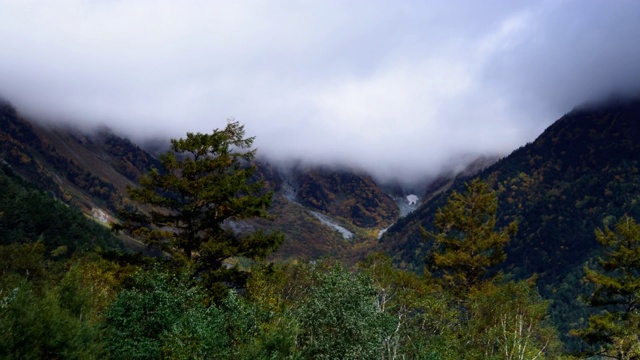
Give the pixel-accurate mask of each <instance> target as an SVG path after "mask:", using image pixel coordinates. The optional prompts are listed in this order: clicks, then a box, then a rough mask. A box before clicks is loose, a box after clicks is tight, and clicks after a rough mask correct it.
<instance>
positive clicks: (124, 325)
mask: <svg viewBox="0 0 640 360" xmlns="http://www.w3.org/2000/svg"><path fill="white" fill-rule="evenodd" d="M187 284H188V282H187V281H185V279H180V278H175V277H169V276H168V275H167V274H165V273H163V272H159V271H153V272H140V273H138V274H136V275H135V276H134V279H133V284H132V287H131V288H130V289H125V290H124V291H122V292H121V293H120V294H118V296H117V298H116V299H115V301H114V303H113V305H111V307H110V308H109V309H108V310H107V312H106V316H105V318H106V321H105V348H106V351H107V353H108V354H109V356H110V358H113V359H158V358H161V357H163V358H176V359H204V358H215V357H217V356H222V355H224V354H225V352H226V345H227V343H228V340H227V337H226V334H225V333H224V331H223V326H222V325H223V324H224V318H223V316H222V314H221V312H220V311H219V310H218V309H217V308H215V307H210V308H205V306H204V304H203V296H202V294H201V292H200V290H199V289H198V288H194V287H190V286H188V285H187Z"/></svg>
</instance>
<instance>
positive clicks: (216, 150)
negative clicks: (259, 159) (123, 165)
mask: <svg viewBox="0 0 640 360" xmlns="http://www.w3.org/2000/svg"><path fill="white" fill-rule="evenodd" d="M252 143H253V138H244V127H243V126H241V125H240V124H239V123H238V122H230V123H229V124H227V126H226V128H225V129H223V130H214V131H213V133H212V134H201V133H195V134H193V133H187V137H186V138H184V139H178V140H175V139H174V140H171V151H169V152H167V153H165V154H164V155H162V156H161V157H160V161H161V164H162V169H161V170H158V169H153V170H152V171H151V172H150V173H149V174H147V175H145V176H143V177H142V179H141V180H140V187H139V188H133V189H130V191H129V192H130V195H131V198H132V199H133V200H135V201H137V202H139V203H141V204H144V205H148V206H151V210H150V211H149V213H148V215H146V214H143V213H141V212H138V211H137V210H136V209H129V211H122V212H121V217H122V218H123V223H122V224H116V225H115V226H114V228H115V229H127V230H129V231H131V232H132V234H133V235H135V236H137V237H140V238H142V239H143V240H144V241H145V242H146V243H147V244H149V245H154V246H158V247H160V248H161V249H162V250H164V251H167V252H168V253H169V254H171V255H172V256H173V257H174V258H175V259H180V260H182V261H184V262H185V263H186V264H187V265H189V266H192V267H193V268H194V269H195V270H196V272H197V277H198V278H200V279H202V281H203V283H204V284H205V285H206V287H207V288H215V287H220V283H221V282H223V281H224V282H232V283H237V282H242V274H240V272H239V271H238V269H237V268H234V269H228V268H227V266H225V261H227V260H228V259H229V258H232V257H247V258H250V259H262V258H264V257H266V256H267V255H268V254H269V253H271V252H272V251H273V250H275V249H277V248H278V246H279V245H280V244H281V243H282V241H283V239H282V236H281V235H280V234H279V233H265V232H262V231H257V232H254V233H239V232H238V231H236V229H234V223H237V222H238V221H242V220H245V219H250V218H256V217H257V218H265V217H268V215H267V209H268V207H269V206H270V204H271V193H268V192H266V191H265V190H264V184H263V183H262V182H256V181H253V180H252V175H253V171H254V166H253V165H252V164H251V161H252V160H253V158H254V156H255V150H246V149H247V148H249V147H250V146H251V144H252Z"/></svg>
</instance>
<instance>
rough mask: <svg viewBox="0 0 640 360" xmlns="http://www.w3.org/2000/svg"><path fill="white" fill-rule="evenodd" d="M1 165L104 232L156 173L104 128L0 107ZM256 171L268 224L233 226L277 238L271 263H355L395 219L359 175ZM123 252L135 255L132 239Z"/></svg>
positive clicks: (152, 161) (264, 167)
mask: <svg viewBox="0 0 640 360" xmlns="http://www.w3.org/2000/svg"><path fill="white" fill-rule="evenodd" d="M167 143H168V142H167V141H165V142H162V141H148V142H147V143H146V144H145V147H150V148H152V149H154V152H155V151H157V152H162V151H164V150H166V148H167ZM0 159H2V160H3V161H5V162H6V163H7V164H9V165H11V166H12V168H13V170H14V171H15V173H16V174H18V175H20V176H21V177H22V178H23V179H25V180H27V181H29V182H31V183H33V184H34V185H36V186H37V187H38V188H40V189H43V190H46V191H48V192H49V193H51V194H53V195H54V196H55V197H56V198H58V199H59V200H61V201H63V202H65V203H67V204H69V205H73V206H76V207H78V208H79V209H80V210H81V211H82V212H84V213H85V214H87V215H88V216H91V217H93V218H94V219H96V220H98V221H101V222H103V223H105V224H106V223H109V222H110V221H112V220H113V219H114V218H115V214H116V213H117V209H118V208H120V207H122V206H123V205H124V204H125V203H126V202H127V201H128V200H127V196H128V195H127V186H136V184H137V183H138V181H139V179H140V176H141V175H142V174H144V173H146V172H148V171H149V170H150V169H151V168H152V167H159V161H158V159H157V158H156V156H154V155H152V154H151V153H150V152H148V151H146V150H145V149H143V148H142V147H140V146H138V145H136V144H134V143H132V142H131V141H129V140H128V139H126V138H123V137H120V136H118V135H116V134H114V133H113V132H111V131H110V130H108V129H106V128H103V129H98V130H93V131H81V130H79V129H77V128H74V127H71V126H65V125H55V126H54V125H42V124H40V123H37V122H32V121H29V119H26V118H24V117H23V116H22V115H21V114H20V113H19V112H18V111H17V110H16V109H15V108H13V107H12V106H11V105H10V104H8V103H1V104H0ZM256 165H257V171H256V176H257V177H258V178H260V179H262V180H264V181H265V182H266V183H267V185H268V187H269V189H270V190H272V191H273V192H274V198H273V206H272V208H271V209H270V213H271V214H272V215H273V220H272V221H249V222H247V223H243V224H237V225H238V226H239V227H247V228H251V229H252V228H267V229H271V230H273V229H278V230H281V231H283V232H284V233H285V237H286V242H285V244H284V245H283V246H282V248H281V249H280V251H278V252H277V253H276V254H274V258H275V259H280V260H286V259H314V258H319V257H323V256H332V257H336V258H354V259H356V258H359V257H360V255H357V254H363V253H366V252H367V251H368V249H370V248H372V247H374V246H377V237H378V233H379V231H380V230H382V229H383V228H385V227H388V226H389V225H391V224H392V223H393V222H394V221H395V220H396V219H397V217H398V214H399V209H398V206H397V204H396V203H395V202H394V200H393V199H392V198H391V197H390V196H389V195H387V194H386V193H385V192H384V191H383V190H382V189H381V188H380V187H379V186H378V185H377V184H376V182H375V181H374V180H373V179H372V178H371V177H370V176H369V175H367V174H366V173H364V172H358V171H351V170H349V169H344V168H342V169H338V168H330V167H308V166H302V165H298V166H292V167H276V166H273V165H271V164H269V163H268V162H267V161H265V160H261V161H258V162H257V163H256ZM128 244H129V245H131V246H133V247H134V248H136V249H138V250H139V249H141V246H140V244H137V243H136V242H135V241H134V240H133V239H128Z"/></svg>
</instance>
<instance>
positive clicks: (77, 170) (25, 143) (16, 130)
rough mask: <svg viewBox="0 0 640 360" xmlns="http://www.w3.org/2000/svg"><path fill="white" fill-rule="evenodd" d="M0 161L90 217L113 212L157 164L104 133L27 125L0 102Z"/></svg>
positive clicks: (101, 131) (114, 136) (138, 148)
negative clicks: (130, 186)
mask: <svg viewBox="0 0 640 360" xmlns="http://www.w3.org/2000/svg"><path fill="white" fill-rule="evenodd" d="M0 157H1V158H2V159H4V160H5V161H6V162H7V163H9V164H10V165H11V166H12V167H13V169H14V170H15V171H16V173H18V174H19V175H21V176H22V177H23V178H25V179H27V180H28V181H30V182H32V183H34V184H36V185H37V186H39V187H40V188H41V189H44V190H47V191H49V192H51V193H53V194H54V195H55V196H56V197H58V198H59V199H60V200H62V201H64V202H66V203H68V204H73V205H75V206H77V207H79V208H80V209H81V210H82V211H83V212H85V213H88V214H91V213H97V214H103V215H108V214H111V215H112V214H113V213H114V212H115V211H116V209H117V208H118V207H121V206H122V204H123V201H124V198H125V197H126V186H128V185H135V184H136V182H137V181H138V179H139V178H140V175H141V174H142V173H145V172H147V171H149V170H150V169H151V167H153V166H157V164H158V161H157V159H155V158H154V157H153V156H151V155H150V154H149V153H147V152H146V151H144V150H142V149H141V148H140V147H138V146H136V145H135V144H133V143H131V142H130V141H129V140H127V139H124V138H121V137H119V136H117V135H115V134H113V133H112V132H110V131H108V130H107V129H102V130H99V131H94V132H92V133H90V134H87V133H83V132H81V131H79V130H77V129H74V128H72V127H69V126H57V127H53V126H52V127H48V126H43V125H38V124H35V123H31V122H29V121H28V120H27V119H25V118H23V117H22V116H21V115H20V114H19V113H18V112H17V111H16V109H14V108H13V107H12V106H11V105H10V104H7V103H2V104H0Z"/></svg>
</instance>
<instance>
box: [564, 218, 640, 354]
mask: <svg viewBox="0 0 640 360" xmlns="http://www.w3.org/2000/svg"><path fill="white" fill-rule="evenodd" d="M596 238H597V240H598V242H599V243H600V244H602V246H603V247H604V249H605V253H604V258H600V259H599V261H598V263H599V269H591V268H589V267H585V269H584V270H585V273H586V275H585V280H586V281H587V282H589V283H591V284H593V285H595V290H594V291H593V293H592V294H591V297H590V298H589V300H588V303H589V305H591V306H595V307H600V308H603V311H602V312H601V313H600V314H597V315H593V316H590V317H589V326H588V327H587V328H585V329H579V330H574V331H573V332H572V333H573V334H574V335H578V336H580V337H581V338H582V339H584V340H585V341H586V342H587V343H588V344H591V345H595V346H599V347H600V348H601V350H602V352H604V353H606V354H608V355H610V356H614V357H615V358H617V359H640V225H639V224H637V223H636V222H635V220H633V219H631V218H630V217H627V216H625V217H623V218H622V219H621V220H620V221H619V222H618V223H617V224H616V226H615V229H614V230H611V229H609V228H608V227H605V229H604V231H603V230H600V229H597V230H596Z"/></svg>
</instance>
